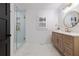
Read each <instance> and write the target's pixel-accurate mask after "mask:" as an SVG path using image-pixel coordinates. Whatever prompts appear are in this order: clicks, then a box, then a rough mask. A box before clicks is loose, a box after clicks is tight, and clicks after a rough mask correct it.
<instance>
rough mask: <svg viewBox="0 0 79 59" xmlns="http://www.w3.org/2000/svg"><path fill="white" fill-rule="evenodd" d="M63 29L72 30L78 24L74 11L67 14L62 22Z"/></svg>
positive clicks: (77, 17)
mask: <svg viewBox="0 0 79 59" xmlns="http://www.w3.org/2000/svg"><path fill="white" fill-rule="evenodd" d="M63 22H64V25H65V27H67V28H72V27H74V26H76V25H77V24H78V23H79V13H78V12H76V11H71V12H68V13H67V14H66V16H65V18H64V20H63Z"/></svg>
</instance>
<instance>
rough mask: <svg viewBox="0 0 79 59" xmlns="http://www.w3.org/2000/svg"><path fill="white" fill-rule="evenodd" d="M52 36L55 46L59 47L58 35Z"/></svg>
mask: <svg viewBox="0 0 79 59" xmlns="http://www.w3.org/2000/svg"><path fill="white" fill-rule="evenodd" d="M52 34H53V36H52V37H53V40H52V41H53V44H54V45H55V46H57V45H58V43H57V33H55V32H53V33H52Z"/></svg>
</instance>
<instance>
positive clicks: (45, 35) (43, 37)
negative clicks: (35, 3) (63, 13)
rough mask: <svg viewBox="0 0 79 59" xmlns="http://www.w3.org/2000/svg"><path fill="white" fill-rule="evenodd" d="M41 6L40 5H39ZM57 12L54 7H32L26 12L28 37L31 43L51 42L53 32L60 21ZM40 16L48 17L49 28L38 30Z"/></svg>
mask: <svg viewBox="0 0 79 59" xmlns="http://www.w3.org/2000/svg"><path fill="white" fill-rule="evenodd" d="M39 8H40V7H39ZM57 16H58V15H57V13H56V11H55V10H54V9H50V8H47V9H40V10H35V9H30V10H27V13H26V20H27V21H26V37H27V39H26V40H28V41H29V42H30V43H38V44H41V43H49V42H50V38H51V33H52V31H53V30H54V28H55V25H56V24H57V23H58V17H57ZM39 17H46V20H47V29H46V30H38V27H37V24H38V23H37V20H38V19H39Z"/></svg>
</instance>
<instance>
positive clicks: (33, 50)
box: [14, 43, 60, 56]
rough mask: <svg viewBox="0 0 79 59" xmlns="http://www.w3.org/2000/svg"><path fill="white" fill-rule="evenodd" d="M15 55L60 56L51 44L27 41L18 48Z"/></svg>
mask: <svg viewBox="0 0 79 59" xmlns="http://www.w3.org/2000/svg"><path fill="white" fill-rule="evenodd" d="M14 55H15V56H60V53H59V52H58V51H57V50H56V49H55V48H54V47H53V46H52V45H51V44H36V43H25V44H24V45H23V46H22V47H21V48H19V49H17V52H16V53H15V54H14Z"/></svg>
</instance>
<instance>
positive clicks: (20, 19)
mask: <svg viewBox="0 0 79 59" xmlns="http://www.w3.org/2000/svg"><path fill="white" fill-rule="evenodd" d="M24 42H25V11H23V10H20V9H16V48H19V47H21V46H22V45H23V44H24Z"/></svg>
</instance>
